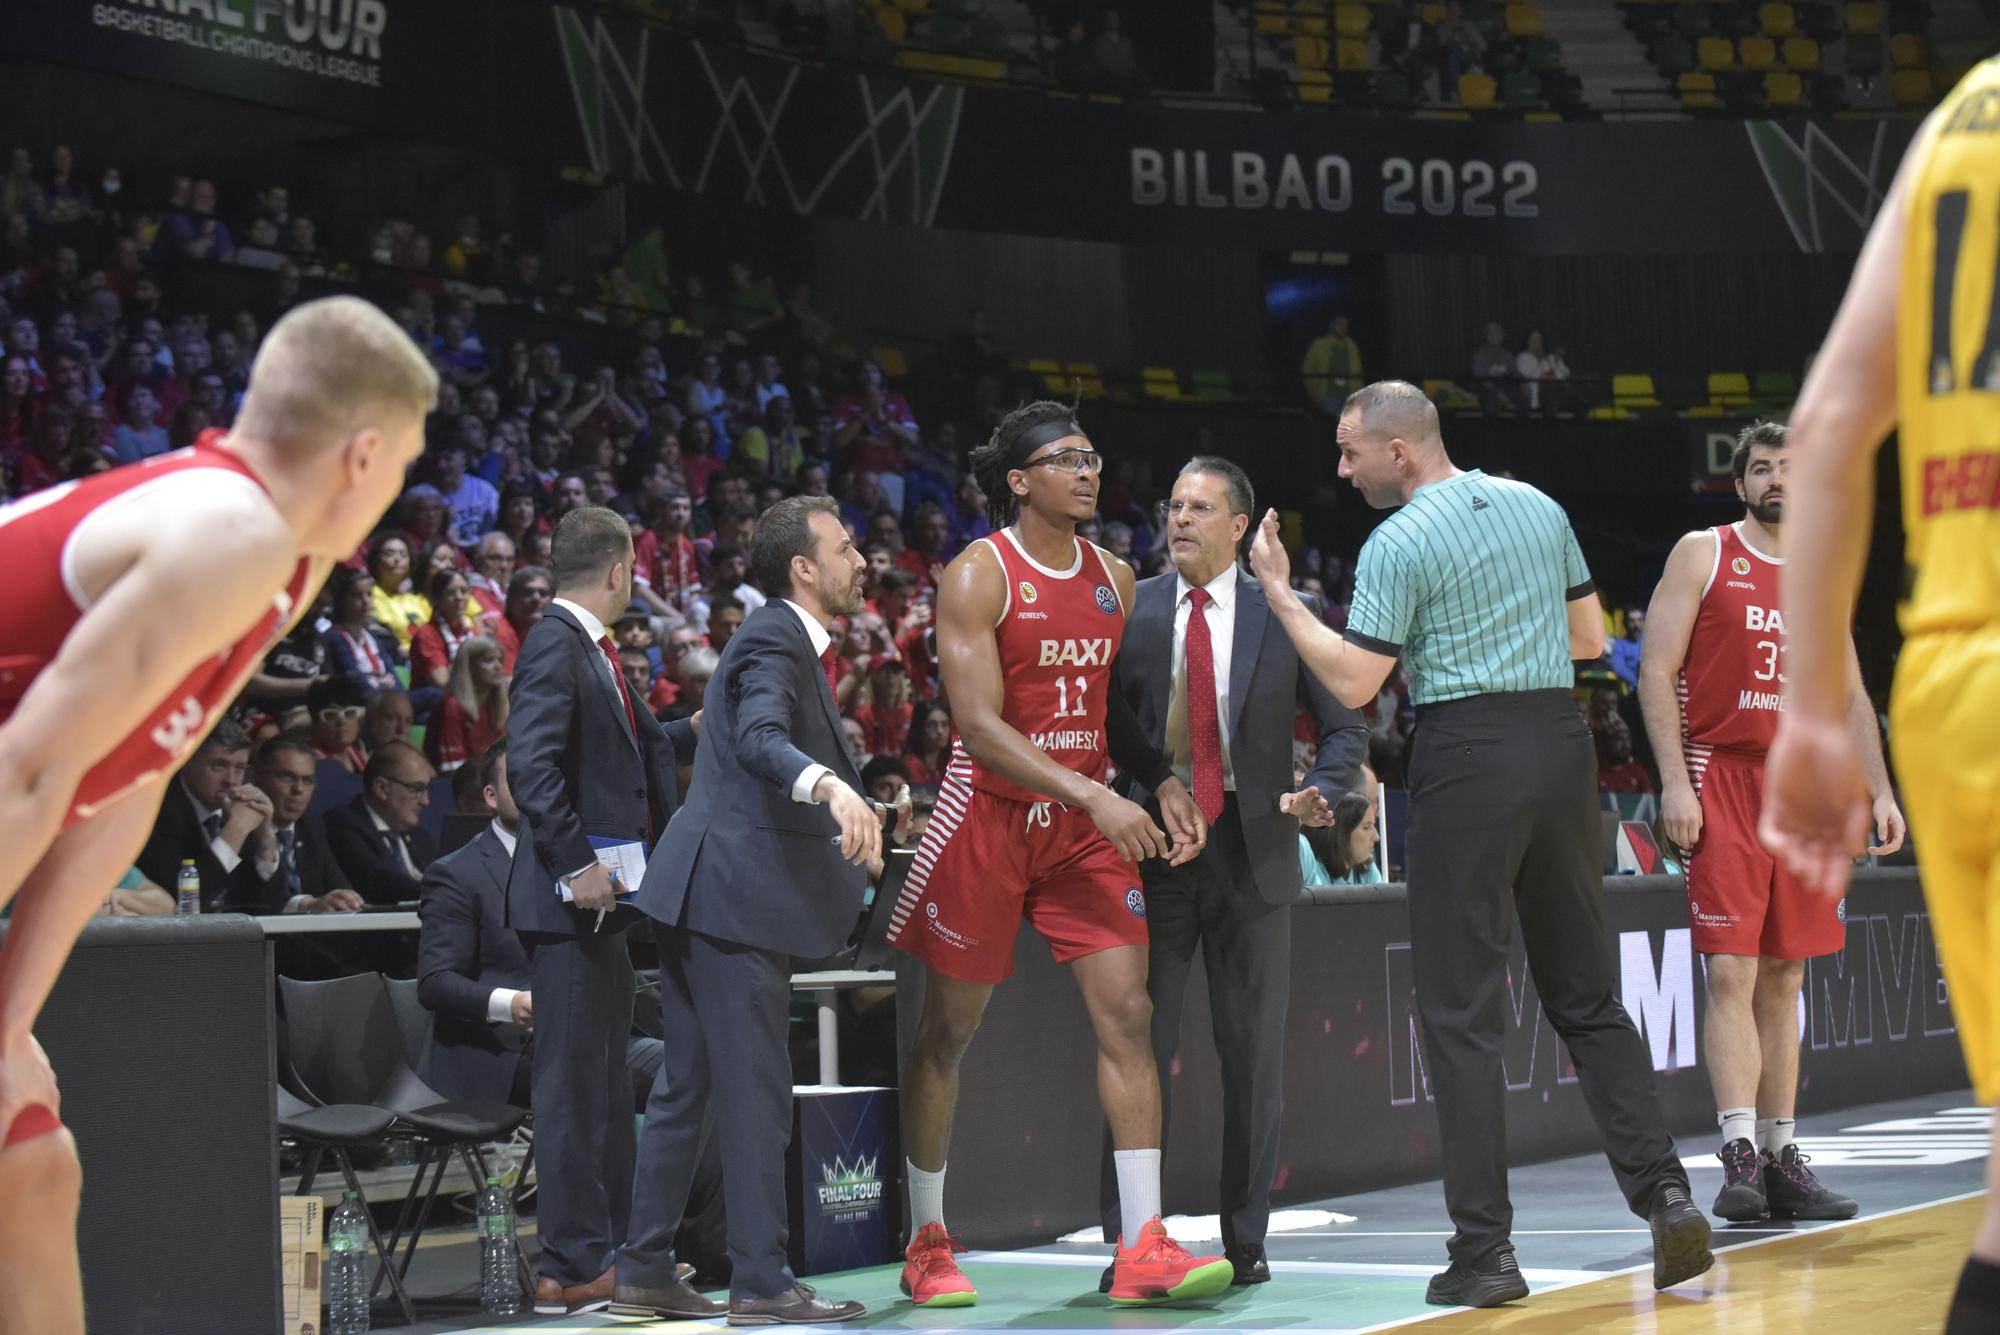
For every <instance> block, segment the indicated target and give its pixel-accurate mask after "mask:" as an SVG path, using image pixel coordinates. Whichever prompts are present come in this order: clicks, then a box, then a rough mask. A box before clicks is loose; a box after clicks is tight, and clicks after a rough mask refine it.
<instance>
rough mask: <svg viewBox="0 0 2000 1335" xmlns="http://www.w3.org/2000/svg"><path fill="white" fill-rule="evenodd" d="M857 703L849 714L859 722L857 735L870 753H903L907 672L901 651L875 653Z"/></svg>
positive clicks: (908, 705) (908, 713)
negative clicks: (863, 740) (899, 652)
mask: <svg viewBox="0 0 2000 1335" xmlns="http://www.w3.org/2000/svg"><path fill="white" fill-rule="evenodd" d="M858 694H859V698H860V700H861V703H860V704H858V705H856V706H855V707H854V709H853V711H852V717H853V719H854V721H855V722H856V723H859V724H860V725H861V735H862V737H863V738H864V739H866V741H867V743H868V752H869V754H870V755H877V756H896V755H901V754H902V753H903V747H904V744H905V743H907V742H908V741H909V738H910V717H911V715H912V714H913V713H914V712H915V711H914V709H913V707H912V705H911V703H910V674H909V673H908V672H907V671H906V670H905V669H904V667H903V656H902V655H901V654H894V653H887V654H879V655H877V656H876V657H875V658H874V660H873V661H871V662H870V663H869V665H868V679H867V681H866V682H864V683H863V684H862V687H861V690H860V692H859V693H858Z"/></svg>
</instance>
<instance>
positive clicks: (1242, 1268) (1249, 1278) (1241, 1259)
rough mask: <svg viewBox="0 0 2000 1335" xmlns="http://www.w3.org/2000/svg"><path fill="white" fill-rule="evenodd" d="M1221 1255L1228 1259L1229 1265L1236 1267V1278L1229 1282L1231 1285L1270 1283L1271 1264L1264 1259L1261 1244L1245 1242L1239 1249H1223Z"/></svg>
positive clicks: (1262, 1245)
mask: <svg viewBox="0 0 2000 1335" xmlns="http://www.w3.org/2000/svg"><path fill="white" fill-rule="evenodd" d="M1223 1255H1224V1256H1227V1257H1228V1258H1229V1264H1231V1265H1233V1266H1235V1267H1236V1278H1235V1279H1233V1280H1231V1281H1230V1283H1231V1284H1232V1285H1237V1284H1269V1283H1270V1282H1271V1263H1270V1262H1269V1261H1267V1260H1265V1259H1264V1244H1263V1243H1261V1242H1246V1243H1244V1244H1243V1245H1242V1246H1240V1247H1229V1248H1226V1249H1224V1251H1223Z"/></svg>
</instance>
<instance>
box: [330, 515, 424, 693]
mask: <svg viewBox="0 0 2000 1335" xmlns="http://www.w3.org/2000/svg"><path fill="white" fill-rule="evenodd" d="M392 541H394V542H397V543H401V542H402V539H401V538H395V539H392ZM406 559H407V558H406ZM377 588H378V586H377V584H376V583H375V579H374V577H373V576H372V575H370V574H369V573H368V572H367V571H365V570H355V569H353V568H352V567H350V566H337V567H335V569H334V572H333V579H332V581H331V589H332V601H333V610H332V612H331V613H330V615H329V616H328V620H330V621H331V622H332V623H333V624H332V625H331V626H329V627H327V631H326V634H325V635H324V636H322V637H321V642H322V643H324V644H325V645H326V660H327V665H328V667H329V668H330V669H331V670H332V673H333V675H334V676H336V677H346V678H347V679H349V680H350V681H352V682H353V683H354V684H355V686H356V687H358V688H359V689H360V690H361V692H362V696H363V699H364V700H365V699H366V697H367V693H368V692H370V691H380V690H387V689H388V688H389V687H392V686H396V685H398V684H399V683H398V682H397V680H396V643H395V640H394V639H393V638H392V637H391V636H390V635H388V634H387V633H386V632H385V631H383V630H382V629H380V627H379V623H378V622H377V621H376V620H375V608H376V605H377V601H378V599H377V593H376V591H377Z"/></svg>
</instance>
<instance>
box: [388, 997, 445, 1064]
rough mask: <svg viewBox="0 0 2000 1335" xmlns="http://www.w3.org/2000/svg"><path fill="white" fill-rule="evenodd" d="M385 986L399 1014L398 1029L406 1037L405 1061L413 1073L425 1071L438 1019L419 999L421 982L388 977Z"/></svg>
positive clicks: (392, 1005)
mask: <svg viewBox="0 0 2000 1335" xmlns="http://www.w3.org/2000/svg"><path fill="white" fill-rule="evenodd" d="M382 982H383V984H384V985H385V986H386V987H387V988H388V989H389V1004H390V1006H391V1007H393V1008H394V1010H395V1012H396V1027H397V1028H398V1029H400V1030H401V1031H402V1034H403V1060H404V1061H406V1062H408V1063H409V1064H410V1069H411V1070H413V1071H421V1070H423V1069H424V1059H425V1057H426V1056H427V1055H428V1054H429V1052H430V1050H431V1028H432V1026H433V1025H434V1024H435V1023H436V1019H437V1017H436V1016H434V1015H432V1014H431V1013H430V1011H429V1010H428V1009H426V1008H425V1006H424V1003H423V1002H421V1001H419V1000H418V999H417V980H416V979H414V978H384V979H383V980H382Z"/></svg>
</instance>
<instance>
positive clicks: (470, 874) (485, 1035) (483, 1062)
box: [417, 737, 535, 1107]
mask: <svg viewBox="0 0 2000 1335" xmlns="http://www.w3.org/2000/svg"><path fill="white" fill-rule="evenodd" d="M506 754H507V739H506V738H504V737H503V738H501V739H500V740H499V741H497V742H495V743H494V744H493V745H492V746H491V747H490V748H488V749H487V750H486V752H485V753H484V754H483V755H481V756H479V757H478V758H477V759H475V760H474V761H473V762H471V765H470V766H468V768H474V769H477V770H478V771H479V774H478V778H479V782H480V788H481V791H482V793H483V796H484V801H485V805H486V808H487V809H488V810H489V811H491V812H492V813H493V823H492V824H490V825H488V826H487V827H486V828H485V829H483V830H481V831H480V832H479V833H478V834H476V835H474V836H473V837H472V839H471V840H470V841H469V842H467V843H466V845H465V846H464V847H463V848H460V849H458V850H457V851H456V852H452V853H448V854H446V855H445V856H444V857H441V858H439V859H438V860H437V861H436V862H433V863H432V864H431V865H430V870H428V871H426V872H425V873H424V901H423V910H422V912H423V920H424V925H423V930H422V932H421V933H419V934H418V937H417V998H418V1000H420V1001H422V1002H423V1003H424V1006H425V1007H426V1008H427V1009H429V1010H430V1011H431V1012H432V1013H433V1014H435V1015H436V1017H437V1020H436V1023H435V1024H433V1025H432V1027H431V1045H430V1048H429V1049H428V1050H427V1051H426V1052H425V1054H424V1068H423V1070H422V1072H421V1074H422V1075H423V1077H424V1082H425V1083H426V1084H428V1085H429V1086H430V1087H431V1088H432V1089H435V1090H436V1091H437V1092H438V1093H440V1094H442V1095H444V1096H445V1097H446V1098H448V1099H487V1100H492V1101H494V1102H502V1103H514V1104H518V1105H520V1106H522V1107H526V1106H528V1101H529V1087H528V1083H529V1082H528V1067H527V1066H526V1065H525V1064H524V1063H523V1062H522V1060H521V1054H522V1053H523V1051H525V1050H526V1048H527V1046H528V1033H529V1031H530V1030H531V1029H533V1028H534V1024H535V1005H534V993H533V989H532V987H531V986H530V979H529V969H528V952H527V951H526V950H524V949H523V948H522V946H521V938H520V937H519V936H516V935H515V934H514V933H513V932H511V931H508V930H507V928H506V927H505V926H504V925H503V924H502V919H503V918H504V917H505V901H506V896H507V876H508V873H509V871H510V869H511V868H512V866H513V862H514V846H515V844H516V843H517V842H518V841H519V840H518V834H517V831H518V830H519V828H520V824H521V813H520V810H519V809H518V808H517V807H515V805H514V795H513V794H512V793H511V792H509V791H508V789H507V765H506Z"/></svg>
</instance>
